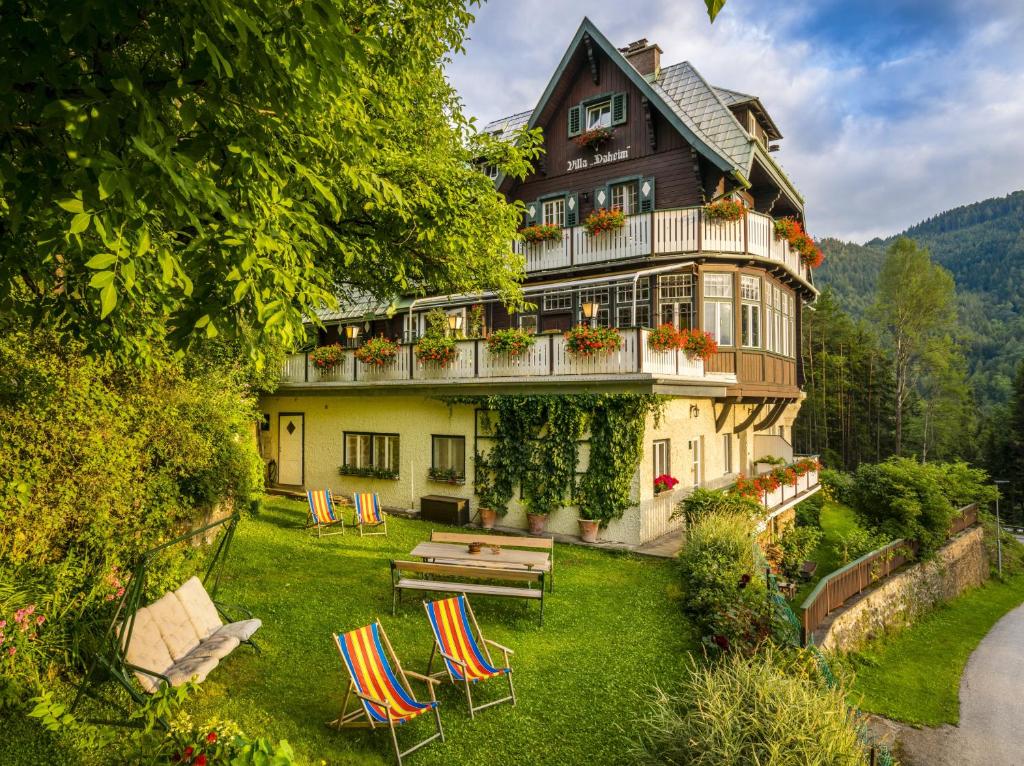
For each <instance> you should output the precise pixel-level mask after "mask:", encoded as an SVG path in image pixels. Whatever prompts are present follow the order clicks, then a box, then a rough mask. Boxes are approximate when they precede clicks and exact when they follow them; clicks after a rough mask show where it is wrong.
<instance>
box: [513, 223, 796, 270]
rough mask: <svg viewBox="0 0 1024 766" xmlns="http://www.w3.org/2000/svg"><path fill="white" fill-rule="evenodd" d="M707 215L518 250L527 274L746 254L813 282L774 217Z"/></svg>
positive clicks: (579, 230) (575, 232)
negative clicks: (660, 258) (682, 256)
mask: <svg viewBox="0 0 1024 766" xmlns="http://www.w3.org/2000/svg"><path fill="white" fill-rule="evenodd" d="M703 210H704V208H702V207H687V208H675V209H671V210H655V211H654V212H653V213H639V214H636V215H629V216H626V224H625V226H623V227H622V228H621V229H619V230H618V231H608V232H604V233H602V234H598V235H595V236H590V235H589V234H587V231H586V229H585V228H584V227H583V226H574V227H572V228H570V229H566V230H565V231H564V232H563V237H562V239H561V240H560V241H558V242H534V243H526V242H515V243H513V250H515V252H517V253H519V254H520V255H522V256H524V257H525V259H526V271H527V272H528V273H529V272H536V271H546V270H549V269H562V268H569V267H571V266H586V265H589V264H592V263H603V262H606V261H615V260H621V259H624V258H642V257H644V256H648V255H667V254H670V253H746V254H749V255H752V256H755V257H757V258H766V259H768V260H772V261H775V262H777V263H780V264H783V265H784V266H785V267H786V268H787V269H789V270H790V271H791V272H792V273H794V274H796V275H797V276H799V277H801V278H802V279H807V278H808V268H807V267H806V266H805V265H804V264H803V263H802V262H801V261H800V258H799V256H798V255H797V254H796V253H795V252H791V250H790V247H789V243H788V242H786V241H784V240H780V239H776V237H775V220H774V219H773V218H772V217H771V216H770V215H765V214H764V213H755V212H753V211H748V212H747V215H746V217H745V218H742V219H740V220H739V221H726V222H718V221H708V220H706V219H705V216H704V214H703Z"/></svg>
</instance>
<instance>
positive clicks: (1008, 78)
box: [450, 0, 1024, 240]
mask: <svg viewBox="0 0 1024 766" xmlns="http://www.w3.org/2000/svg"><path fill="white" fill-rule="evenodd" d="M781 5H782V6H783V7H782V8H778V7H774V6H773V7H770V8H769V7H766V6H764V5H761V4H755V3H753V2H747V0H730V2H729V4H728V5H727V6H726V12H725V13H723V15H722V16H720V17H719V20H718V21H716V23H715V24H714V25H713V26H709V24H708V22H707V17H706V16H705V14H704V11H703V3H701V2H698V0H691V1H690V2H686V3H679V2H678V0H676V1H675V2H673V0H631V2H630V3H627V4H624V3H621V2H610V1H609V0H598V1H597V2H592V3H588V4H587V6H586V13H587V14H589V15H590V17H591V19H592V20H593V21H594V23H595V24H597V26H598V27H599V28H600V29H601V30H602V31H603V32H604V33H605V34H606V35H607V36H608V37H609V39H610V40H611V41H612V42H613V43H615V44H617V45H622V44H625V43H627V42H629V41H631V40H634V39H637V38H640V37H647V38H648V39H650V40H651V41H653V42H657V43H658V44H660V45H661V47H662V49H663V50H664V61H665V62H666V63H674V62H676V61H681V60H684V59H685V60H689V61H690V62H692V63H693V64H694V65H695V66H696V67H697V68H698V69H699V70H700V71H701V73H702V74H703V75H704V76H705V77H706V78H707V79H708V80H709V81H711V82H712V83H714V84H716V85H723V86H725V87H730V88H735V89H736V90H740V91H744V92H749V93H755V94H757V95H759V96H760V97H761V100H762V102H763V103H764V104H765V106H766V107H767V108H768V110H769V111H770V112H771V113H772V116H773V118H774V119H775V121H776V123H778V125H779V127H780V129H781V130H782V132H783V134H784V135H785V139H784V140H783V141H782V142H781V143H782V147H783V148H782V151H781V152H779V154H777V155H776V158H777V159H778V160H779V162H780V163H781V164H782V165H783V166H784V167H785V168H786V170H787V172H788V173H789V174H790V177H791V178H792V179H793V181H794V183H795V184H796V186H797V188H799V189H800V190H801V192H802V193H803V194H804V196H805V198H806V201H807V212H808V221H809V225H810V228H811V230H812V231H814V232H815V233H816V234H818V235H822V236H824V235H830V236H838V237H842V238H846V239H855V240H865V239H869V238H871V237H873V236H878V235H886V234H891V233H895V232H897V231H900V230H902V229H904V228H906V227H907V226H909V225H911V224H913V223H916V222H917V221H919V220H922V219H924V218H926V217H928V216H930V215H933V214H935V213H938V212H940V211H942V210H945V209H948V208H950V207H955V206H957V205H961V204H965V203H969V202H974V201H977V200H980V199H983V198H985V197H990V196H998V195H1002V194H1005V193H1007V192H1009V191H1012V190H1014V189H1016V188H1020V187H1021V186H1022V185H1024V182H1022V180H1021V175H1022V174H1021V171H1022V169H1024V142H1022V141H1021V140H1020V138H1019V136H1020V133H1021V128H1020V126H1021V125H1024V98H1021V97H1022V96H1024V47H1022V46H1020V45H1019V40H1020V39H1022V37H1024V4H1022V3H1020V0H980V1H979V0H950V2H949V3H948V5H949V8H950V9H951V11H952V12H954V13H955V14H957V17H958V18H959V19H962V20H963V23H964V24H966V25H967V26H966V27H964V28H963V29H962V30H960V33H959V34H958V35H955V37H956V41H955V42H950V43H949V44H948V47H946V48H944V49H938V48H936V47H935V46H934V45H931V44H928V43H921V44H918V45H915V44H914V41H912V40H910V41H901V43H900V45H899V46H898V48H896V49H893V50H891V51H886V55H884V56H881V57H880V58H879V60H878V61H872V60H870V59H868V58H867V57H864V56H859V55H854V54H856V52H857V51H856V46H851V47H849V48H846V49H839V48H835V49H833V48H826V49H824V50H823V49H821V48H820V47H819V46H818V45H816V44H815V43H814V42H813V41H812V38H811V37H810V36H806V37H805V36H802V35H801V34H800V32H799V30H801V29H802V26H801V25H802V24H804V21H803V17H804V16H805V15H806V14H805V11H804V8H803V5H802V4H790V3H785V4H781ZM583 12H584V11H583V10H582V6H581V5H580V4H578V3H573V2H568V1H567V0H526V1H525V2H509V0H501V1H500V2H498V1H497V0H495V2H492V3H491V4H490V5H487V6H485V7H484V8H483V9H482V10H481V11H480V12H479V14H478V22H477V24H476V25H474V27H473V28H471V30H470V35H471V40H470V42H469V44H468V46H467V49H468V55H467V56H465V57H461V58H457V59H456V61H455V62H454V63H453V65H452V67H451V70H450V71H451V74H452V77H453V81H454V82H455V84H456V86H457V87H458V88H459V90H460V92H461V93H462V95H463V97H464V99H465V100H466V103H467V106H468V107H469V109H470V111H471V112H472V113H474V114H477V115H478V116H479V117H480V118H481V119H483V120H489V119H493V118H496V117H500V116H502V115H505V114H511V113H513V112H517V111H520V110H522V109H529V108H531V107H532V106H534V104H535V103H536V101H537V98H538V97H539V96H540V93H541V91H542V90H543V88H544V86H545V85H546V83H547V80H548V78H549V77H550V75H551V73H552V71H553V70H554V67H555V66H556V64H557V62H558V60H559V58H560V57H561V56H562V53H563V52H564V46H565V45H567V44H568V42H569V40H570V38H571V36H572V34H573V32H574V31H575V29H576V27H577V26H578V24H579V22H580V20H581V19H582V17H583ZM787 30H798V31H797V32H793V31H787ZM950 37H954V36H953V35H950Z"/></svg>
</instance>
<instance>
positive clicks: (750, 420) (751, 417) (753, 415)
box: [733, 401, 768, 434]
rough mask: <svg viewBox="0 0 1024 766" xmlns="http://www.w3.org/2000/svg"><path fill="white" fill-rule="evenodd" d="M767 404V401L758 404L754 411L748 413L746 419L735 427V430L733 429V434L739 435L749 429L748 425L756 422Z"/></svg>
mask: <svg viewBox="0 0 1024 766" xmlns="http://www.w3.org/2000/svg"><path fill="white" fill-rule="evenodd" d="M767 404H768V402H767V401H763V402H758V403H757V405H756V406H755V407H754V409H752V410H751V411H750V414H749V415H747V417H745V418H744V419H743V421H742V422H741V423H740V424H739V425H737V426H736V428H734V429H733V433H736V434H741V433H743V432H744V431H746V430H747V429H748V428H749V427H750V424H751V423H753V422H754V421H755V420H757V417H758V415H760V414H761V411H762V410H763V409H764V408H765V407H766V406H767Z"/></svg>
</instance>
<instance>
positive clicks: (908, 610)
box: [814, 526, 989, 653]
mask: <svg viewBox="0 0 1024 766" xmlns="http://www.w3.org/2000/svg"><path fill="white" fill-rule="evenodd" d="M983 535H984V533H983V531H982V528H981V527H980V526H974V527H971V528H970V529H967V530H965V531H963V532H961V533H960V534H959V535H957V536H956V537H955V538H953V539H952V540H951V541H950V542H949V543H947V544H946V545H945V546H944V547H942V548H940V549H939V550H938V551H937V552H936V554H935V558H934V559H932V560H930V561H925V562H922V563H920V564H914V565H913V566H910V567H907V568H906V569H904V570H903V571H901V572H898V573H897V574H894V575H893V576H891V577H888V578H886V579H885V580H884V581H882V582H881V583H879V584H878V585H877V586H876V587H875V588H872V589H871V590H868V591H865V592H864V593H862V594H860V595H859V596H857V597H856V598H854V599H852V600H851V601H849V602H848V603H847V604H845V605H844V606H843V607H842V608H841V609H839V610H837V611H835V612H833V613H832V614H831V615H829V617H828V618H827V619H826V620H825V622H824V623H823V624H822V625H821V627H820V628H819V629H818V630H816V631H815V632H814V643H815V644H816V645H817V646H819V647H820V648H822V649H825V650H830V651H838V652H844V653H845V652H851V651H855V650H856V649H858V648H860V647H861V646H862V645H863V644H864V643H865V642H866V641H868V640H869V639H871V638H873V637H875V636H877V635H879V634H881V633H883V632H885V631H887V630H891V629H893V628H901V627H905V626H907V625H909V624H911V623H912V622H913V621H914V620H915V619H917V617H918V616H920V615H921V614H922V613H923V612H926V611H928V610H929V609H930V608H932V607H933V606H935V605H936V604H938V603H940V602H942V601H948V600H949V599H952V598H955V597H956V596H958V595H960V594H961V593H963V592H964V591H965V590H967V589H969V588H973V587H976V586H978V585H981V584H982V583H984V582H985V580H987V579H988V576H989V568H988V556H987V555H986V553H985V541H984V536H983Z"/></svg>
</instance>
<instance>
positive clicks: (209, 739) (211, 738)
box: [206, 731, 217, 743]
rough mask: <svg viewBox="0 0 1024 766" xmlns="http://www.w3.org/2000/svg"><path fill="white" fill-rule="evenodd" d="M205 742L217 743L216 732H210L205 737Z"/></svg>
mask: <svg viewBox="0 0 1024 766" xmlns="http://www.w3.org/2000/svg"><path fill="white" fill-rule="evenodd" d="M206 741H207V742H210V743H213V742H216V741H217V732H215V731H211V732H210V733H209V734H207V735H206Z"/></svg>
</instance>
